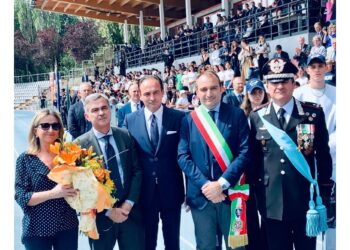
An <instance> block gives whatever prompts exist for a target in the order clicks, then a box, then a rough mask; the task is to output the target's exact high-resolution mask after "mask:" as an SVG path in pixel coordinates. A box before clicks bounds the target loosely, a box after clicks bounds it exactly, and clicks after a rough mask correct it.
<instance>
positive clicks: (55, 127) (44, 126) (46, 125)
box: [38, 122, 61, 131]
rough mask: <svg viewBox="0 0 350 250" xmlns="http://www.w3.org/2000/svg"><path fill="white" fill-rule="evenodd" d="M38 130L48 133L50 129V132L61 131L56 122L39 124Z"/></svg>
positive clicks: (59, 125)
mask: <svg viewBox="0 0 350 250" xmlns="http://www.w3.org/2000/svg"><path fill="white" fill-rule="evenodd" d="M38 127H39V128H41V129H42V130H45V131H48V130H49V129H50V127H51V128H52V130H56V131H57V130H60V129H61V124H59V123H58V122H55V123H40V124H39V125H38Z"/></svg>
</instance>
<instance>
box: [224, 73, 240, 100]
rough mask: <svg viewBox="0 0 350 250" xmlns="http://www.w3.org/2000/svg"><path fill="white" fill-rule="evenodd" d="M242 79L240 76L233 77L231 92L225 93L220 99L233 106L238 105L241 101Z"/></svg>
mask: <svg viewBox="0 0 350 250" xmlns="http://www.w3.org/2000/svg"><path fill="white" fill-rule="evenodd" d="M243 90H244V81H243V78H242V77H241V76H236V77H234V78H233V92H231V93H229V94H226V95H225V96H224V97H223V98H222V101H223V102H224V103H227V104H230V105H232V106H234V107H240V106H241V104H242V101H243V97H244V95H243Z"/></svg>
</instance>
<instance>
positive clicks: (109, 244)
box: [89, 206, 145, 250]
mask: <svg viewBox="0 0 350 250" xmlns="http://www.w3.org/2000/svg"><path fill="white" fill-rule="evenodd" d="M98 233H99V235H100V237H99V239H98V240H93V239H90V238H89V245H90V249H91V250H113V248H114V245H115V244H116V242H117V241H118V246H119V249H120V250H130V249H140V250H144V248H145V234H144V228H143V225H142V218H141V212H140V209H139V208H138V207H135V206H134V207H133V208H132V210H131V212H130V214H129V218H128V219H127V220H126V221H125V222H123V223H113V224H111V226H110V227H109V228H106V229H105V230H102V229H98Z"/></svg>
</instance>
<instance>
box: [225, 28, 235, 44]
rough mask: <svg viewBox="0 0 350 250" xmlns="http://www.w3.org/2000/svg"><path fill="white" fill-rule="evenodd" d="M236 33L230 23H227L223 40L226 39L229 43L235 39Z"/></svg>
mask: <svg viewBox="0 0 350 250" xmlns="http://www.w3.org/2000/svg"><path fill="white" fill-rule="evenodd" d="M234 35H235V34H234V33H233V30H232V29H231V27H230V26H229V25H226V26H225V33H224V36H223V40H225V41H226V42H227V43H228V44H229V43H230V42H231V41H233V39H234Z"/></svg>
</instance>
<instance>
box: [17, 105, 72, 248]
mask: <svg viewBox="0 0 350 250" xmlns="http://www.w3.org/2000/svg"><path fill="white" fill-rule="evenodd" d="M63 133H64V129H63V124H62V121H61V118H60V115H59V114H58V113H57V112H55V111H52V110H49V109H43V110H40V111H38V112H37V113H36V115H35V116H34V118H33V120H32V122H31V124H30V129H29V137H28V139H29V140H28V145H29V146H28V149H27V151H26V152H24V153H22V154H20V155H19V156H18V158H17V161H16V173H15V200H16V202H17V203H18V205H19V206H20V207H21V208H22V210H23V213H24V216H23V221H22V225H23V228H22V243H23V244H24V246H25V249H37V250H39V249H52V248H54V249H60V250H62V249H65V250H77V249H78V218H77V215H76V212H75V211H74V209H72V208H71V207H70V206H69V205H68V203H67V202H66V200H65V199H64V198H66V197H74V196H75V195H76V194H77V190H75V189H74V188H72V187H68V186H64V185H61V184H56V183H55V182H54V181H52V180H50V179H49V178H48V177H47V175H48V173H49V172H50V169H52V168H53V167H54V165H55V164H54V163H53V159H54V157H55V154H53V153H52V152H51V151H50V145H51V144H54V143H55V142H57V141H63Z"/></svg>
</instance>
